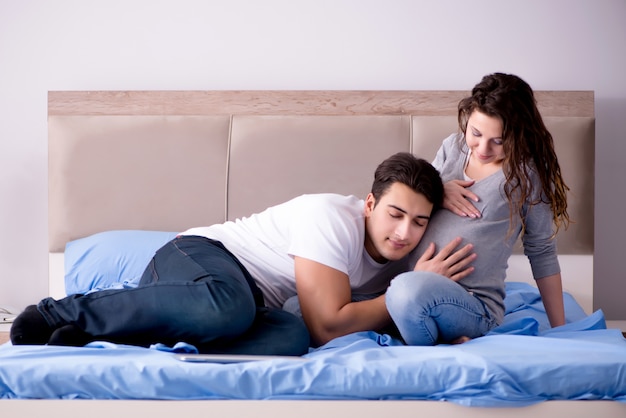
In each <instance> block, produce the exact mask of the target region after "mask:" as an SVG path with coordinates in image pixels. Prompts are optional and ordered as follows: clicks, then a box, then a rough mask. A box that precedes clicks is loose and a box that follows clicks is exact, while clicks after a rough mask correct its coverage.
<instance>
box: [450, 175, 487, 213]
mask: <svg viewBox="0 0 626 418" xmlns="http://www.w3.org/2000/svg"><path fill="white" fill-rule="evenodd" d="M473 184H474V180H451V181H449V182H447V183H445V184H444V185H443V190H444V195H443V207H444V208H445V209H448V210H449V211H451V212H452V213H455V214H457V215H459V216H469V217H470V218H480V211H479V210H478V209H476V207H475V206H474V205H472V203H471V202H470V200H471V201H474V202H478V200H479V199H478V196H476V194H474V193H472V192H471V191H470V190H469V189H468V187H470V186H471V185H473Z"/></svg>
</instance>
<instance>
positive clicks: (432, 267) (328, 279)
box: [295, 238, 476, 344]
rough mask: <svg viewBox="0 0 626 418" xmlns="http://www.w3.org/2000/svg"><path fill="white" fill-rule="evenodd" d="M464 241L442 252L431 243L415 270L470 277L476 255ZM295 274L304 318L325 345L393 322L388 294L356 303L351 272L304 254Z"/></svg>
mask: <svg viewBox="0 0 626 418" xmlns="http://www.w3.org/2000/svg"><path fill="white" fill-rule="evenodd" d="M460 244H461V238H456V239H454V240H452V241H451V242H450V243H449V244H448V245H446V246H445V247H443V248H442V249H441V250H440V251H439V252H438V253H435V246H434V244H431V246H430V247H429V248H428V250H427V251H426V252H425V253H424V255H423V256H422V257H420V259H419V260H418V262H417V264H416V266H415V270H416V271H418V270H422V271H431V272H434V273H438V274H441V275H443V276H446V277H448V278H450V279H452V280H455V281H458V280H460V279H462V278H463V277H466V276H467V275H468V274H470V273H471V272H472V271H473V270H474V269H473V267H471V266H469V264H470V263H471V262H472V261H473V260H474V259H475V258H476V254H474V253H472V249H473V246H472V245H471V244H467V245H465V246H463V247H462V248H460V249H457V247H458V246H459V245H460ZM295 274H296V290H297V292H298V299H299V302H300V309H301V310H302V317H303V318H304V322H305V323H306V325H307V327H308V329H309V332H310V333H311V338H312V339H313V341H314V342H315V343H317V344H325V343H326V342H328V341H330V340H331V339H333V338H336V337H339V336H342V335H346V334H349V333H352V332H357V331H367V330H374V331H378V330H381V329H383V328H384V327H386V326H388V325H389V324H391V317H390V316H389V313H388V312H387V307H386V305H385V295H381V296H378V297H376V298H374V299H370V300H365V301H361V302H352V291H351V289H350V280H349V278H348V275H347V274H345V273H342V272H340V271H339V270H336V269H334V268H332V267H328V266H326V265H324V264H320V263H318V262H315V261H311V260H309V259H306V258H302V257H295Z"/></svg>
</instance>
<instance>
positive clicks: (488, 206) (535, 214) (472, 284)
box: [412, 134, 560, 324]
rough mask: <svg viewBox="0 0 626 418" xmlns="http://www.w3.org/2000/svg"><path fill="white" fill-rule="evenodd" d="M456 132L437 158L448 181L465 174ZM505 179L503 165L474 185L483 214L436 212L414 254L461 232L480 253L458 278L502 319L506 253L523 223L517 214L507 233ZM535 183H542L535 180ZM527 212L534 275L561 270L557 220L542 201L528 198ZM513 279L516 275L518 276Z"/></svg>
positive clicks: (437, 165) (526, 245) (528, 249)
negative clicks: (531, 203)
mask: <svg viewBox="0 0 626 418" xmlns="http://www.w3.org/2000/svg"><path fill="white" fill-rule="evenodd" d="M457 135H458V134H453V135H451V136H449V137H448V138H446V139H445V140H444V141H443V144H442V146H441V148H440V149H439V151H438V152H437V156H436V157H435V160H434V161H433V165H434V166H435V168H437V170H439V172H440V173H441V177H442V179H443V181H444V183H445V182H448V181H450V180H454V179H457V180H462V179H464V174H463V169H464V166H465V160H466V156H467V154H466V152H467V148H466V147H465V149H464V150H463V151H462V150H461V149H460V148H459V146H458V140H457ZM532 180H533V181H534V184H536V185H538V184H539V180H538V179H537V178H533V179H532ZM503 185H504V174H503V172H502V170H499V171H497V172H496V173H494V174H492V175H491V176H489V177H486V178H484V179H482V180H480V181H477V182H476V183H474V185H473V186H471V187H470V190H471V191H472V192H474V193H475V194H476V195H477V196H478V197H479V198H480V200H479V201H478V202H473V204H474V206H475V207H476V208H477V209H478V210H479V211H480V213H481V217H480V218H469V217H461V216H458V215H455V214H454V213H452V212H450V211H448V210H446V209H441V210H439V211H437V212H436V213H434V214H433V217H432V219H431V220H430V223H429V226H428V228H427V230H426V233H425V235H424V237H423V239H422V241H421V243H420V245H419V246H418V247H417V250H416V252H415V253H414V254H415V258H414V260H413V263H415V262H416V261H417V258H419V256H420V255H421V254H422V253H423V252H424V250H425V249H426V247H427V246H428V244H429V243H430V242H434V243H435V244H436V246H437V250H439V249H441V248H442V247H443V246H444V245H445V244H447V243H449V242H450V241H451V240H452V239H453V238H455V237H457V236H460V237H462V238H463V240H464V244H465V243H472V244H473V245H474V251H475V252H476V254H477V256H478V257H477V258H476V260H475V261H474V263H473V266H474V267H475V270H474V272H473V273H472V274H470V275H469V276H467V277H466V278H464V279H462V280H461V281H459V284H460V285H461V286H463V287H464V288H465V289H467V291H468V292H472V293H473V294H474V295H475V296H477V297H478V298H480V299H481V300H482V301H483V303H484V304H485V305H486V307H487V309H489V311H490V312H491V313H492V314H493V316H494V318H495V319H496V321H497V322H498V324H500V323H501V322H502V319H503V317H504V297H505V290H504V279H505V276H506V269H507V267H508V259H509V257H510V255H511V253H512V251H513V248H514V245H516V241H517V238H518V237H519V235H520V233H521V225H522V224H521V219H520V217H519V215H517V214H514V218H513V221H514V227H513V229H512V232H511V233H509V204H508V201H507V200H506V197H505V195H504V191H503ZM537 189H540V187H539V186H537ZM539 192H540V190H539V191H536V193H539ZM524 216H525V223H526V230H525V233H524V235H523V237H522V242H523V245H524V254H525V255H526V256H527V257H528V259H529V261H530V265H531V268H532V272H533V276H534V278H535V279H539V278H542V277H546V276H550V275H552V274H557V273H559V272H560V267H559V262H558V258H557V247H556V239H552V238H551V236H552V233H553V223H552V212H551V211H550V207H549V205H547V204H545V203H540V204H537V205H534V206H532V208H529V205H528V202H527V204H526V205H524ZM412 265H414V264H412ZM512 279H513V280H515V277H513V278H512Z"/></svg>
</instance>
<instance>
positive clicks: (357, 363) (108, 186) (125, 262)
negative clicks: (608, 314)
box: [0, 91, 626, 417]
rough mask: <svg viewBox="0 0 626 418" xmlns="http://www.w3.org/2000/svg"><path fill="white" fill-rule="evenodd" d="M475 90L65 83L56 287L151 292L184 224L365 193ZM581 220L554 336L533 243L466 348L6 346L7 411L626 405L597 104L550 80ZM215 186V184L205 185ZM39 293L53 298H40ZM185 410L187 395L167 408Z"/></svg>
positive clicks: (545, 104)
mask: <svg viewBox="0 0 626 418" xmlns="http://www.w3.org/2000/svg"><path fill="white" fill-rule="evenodd" d="M466 94H467V92H465V91H92V92H87V91H79V92H76V91H51V92H49V95H48V133H49V150H48V151H49V208H48V210H49V251H50V254H49V257H50V258H49V259H50V295H51V296H53V297H62V296H64V295H65V294H70V293H80V292H86V291H98V290H100V289H103V288H110V287H124V286H133V285H135V284H136V278H137V275H138V274H139V273H138V271H139V272H140V271H141V270H142V267H143V265H144V264H145V263H146V260H147V259H149V257H150V256H151V253H152V252H153V251H154V249H156V248H158V246H160V245H161V244H162V243H163V242H165V241H166V240H167V239H169V238H170V237H171V236H173V235H174V234H175V233H176V232H178V231H182V230H185V229H187V228H189V227H192V226H199V225H206V224H211V223H215V222H223V221H224V220H230V219H235V218H237V217H240V216H245V215H247V214H250V213H253V212H256V211H259V210H261V209H263V208H265V207H267V206H270V205H272V204H275V203H278V202H281V201H284V200H286V199H288V198H290V197H293V196H296V195H299V194H302V193H315V192H337V193H344V194H355V195H358V196H365V195H366V194H367V192H368V191H369V186H370V185H371V177H372V173H373V171H374V168H375V167H376V165H377V164H378V163H379V162H380V161H382V160H383V159H384V158H386V157H387V156H389V155H391V154H392V153H394V152H397V151H410V152H413V153H415V154H417V155H420V156H422V157H424V158H426V159H432V157H433V156H434V154H435V151H436V150H437V148H438V147H439V145H440V143H441V141H442V139H443V138H445V137H446V136H447V135H448V134H450V133H452V132H454V131H455V130H456V105H457V103H458V101H459V100H460V98H462V97H463V96H464V95H466ZM537 100H538V104H539V107H540V110H541V112H542V114H543V115H544V118H545V120H546V123H547V125H548V128H549V129H550V130H551V132H552V133H553V136H554V139H555V146H556V148H557V154H558V155H559V158H560V160H561V164H562V171H563V176H564V178H565V181H566V182H567V184H568V185H569V186H570V188H571V191H570V196H569V198H570V208H571V209H570V214H571V215H572V218H573V219H574V220H575V221H576V222H575V223H574V224H573V225H572V226H571V227H570V228H569V229H567V230H565V231H561V232H559V236H558V239H559V254H560V259H561V264H562V270H563V276H564V290H565V293H564V298H565V302H566V317H567V322H568V323H567V324H566V325H564V326H562V327H559V328H556V329H550V328H549V326H548V323H547V319H546V315H545V312H544V310H543V306H542V304H541V301H540V300H539V296H538V292H537V289H536V288H535V287H534V286H533V284H532V278H531V276H530V270H529V268H528V267H527V266H526V264H527V263H526V262H525V260H524V257H523V255H521V252H520V251H517V252H516V254H515V255H514V256H513V258H512V259H511V262H510V265H509V270H508V273H507V276H508V277H507V298H506V316H505V322H504V323H503V324H502V325H501V326H500V327H498V328H496V329H495V330H493V331H492V332H491V333H490V334H489V335H487V336H485V337H482V338H479V339H475V340H472V341H470V342H467V343H465V344H461V345H439V346H435V347H407V346H403V345H402V344H400V343H399V341H397V340H395V339H394V338H393V337H391V336H389V335H386V334H378V333H375V332H362V333H356V334H351V335H348V336H345V337H341V338H338V339H335V340H333V341H331V342H330V343H328V344H326V345H324V346H322V347H320V348H317V349H311V351H310V353H309V354H307V355H305V356H304V361H300V360H294V359H273V360H265V361H251V362H239V363H231V364H219V363H191V362H184V361H181V360H180V356H181V355H182V354H193V353H195V347H193V346H190V345H188V344H186V343H185V342H180V343H179V344H177V345H175V346H165V345H162V344H156V345H154V346H152V347H150V348H140V347H132V346H124V345H115V344H111V343H107V342H93V343H90V344H88V345H87V346H86V347H51V346H12V345H11V344H10V343H5V344H3V345H1V346H0V398H1V399H2V400H0V410H1V411H2V413H3V415H6V416H14V417H17V416H33V415H35V414H41V413H42V412H43V413H47V414H50V413H52V414H53V415H54V414H56V413H58V414H64V413H71V414H75V415H76V414H78V413H80V414H84V413H88V414H90V415H92V416H96V417H98V416H110V415H111V414H112V413H113V414H115V413H123V414H126V415H130V414H133V415H135V414H137V413H141V414H142V415H150V416H155V417H160V416H170V415H172V414H177V415H195V414H198V415H199V414H201V413H202V414H205V413H206V412H207V411H210V413H211V414H215V415H226V414H230V415H232V414H235V415H236V416H255V417H258V416H272V417H287V416H296V415H297V416H303V417H309V416H311V417H313V416H315V417H318V416H320V415H324V414H335V415H339V414H342V415H343V414H356V415H359V416H362V417H370V416H378V415H380V414H383V413H384V414H385V415H391V416H396V417H404V416H416V415H421V414H436V416H450V417H452V416H457V415H458V414H462V415H463V416H465V417H478V416H481V417H484V416H501V415H502V414H503V413H506V414H507V416H510V417H516V416H530V415H533V416H535V417H543V416H545V417H547V416H555V415H566V416H571V417H583V416H585V417H586V416H590V415H597V416H626V340H625V339H624V337H623V335H622V334H621V332H620V330H618V329H607V327H606V321H605V319H604V315H603V313H602V311H601V310H595V311H594V310H593V307H592V304H591V300H592V299H591V295H592V293H591V292H592V280H593V269H592V266H593V248H594V246H593V222H592V221H590V220H592V219H593V210H594V208H593V199H592V198H590V196H593V189H594V185H593V171H594V167H593V164H594V158H593V155H594V139H595V129H594V123H595V119H594V110H593V109H594V101H593V92H589V91H539V92H537ZM198 191H202V192H201V193H198ZM33 302H34V301H33ZM165 401H167V402H165Z"/></svg>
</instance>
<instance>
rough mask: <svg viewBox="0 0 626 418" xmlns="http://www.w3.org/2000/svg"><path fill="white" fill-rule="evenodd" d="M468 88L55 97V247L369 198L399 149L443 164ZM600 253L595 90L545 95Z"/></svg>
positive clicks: (588, 242) (580, 215)
mask: <svg viewBox="0 0 626 418" xmlns="http://www.w3.org/2000/svg"><path fill="white" fill-rule="evenodd" d="M466 94H467V92H464V91H186V92H178V91H164V92H158V91H157V92H154V91H152V92H151V91H126V92H62V91H53V92H49V96H48V104H49V109H48V132H49V138H48V139H49V250H50V252H62V251H63V249H64V246H65V244H66V243H67V242H68V241H70V240H73V239H77V238H81V237H84V236H87V235H91V234H93V233H96V232H101V231H105V230H113V229H148V230H163V231H181V230H184V229H187V228H189V227H192V226H199V225H207V224H211V223H216V222H223V221H224V220H227V219H234V218H236V217H240V216H245V215H249V214H250V213H252V212H255V211H259V210H262V209H263V208H265V207H267V206H270V205H272V204H276V203H279V202H281V201H284V200H286V199H288V198H290V197H293V196H296V195H298V194H302V193H315V192H338V193H345V194H355V195H358V196H362V197H365V195H366V194H367V193H368V192H369V187H370V186H371V183H372V180H373V172H374V169H375V168H376V166H377V165H378V163H380V162H381V161H382V160H383V159H385V158H386V157H388V156H389V155H391V154H393V153H395V152H397V151H411V152H413V153H415V154H417V155H419V156H421V157H423V158H426V159H427V160H432V158H433V157H434V154H435V152H436V150H437V148H438V147H439V145H440V144H441V141H442V140H443V138H445V137H446V136H448V135H449V134H450V133H453V132H455V131H456V130H457V126H456V106H457V104H458V101H459V100H460V99H461V98H462V97H464V96H465V95H466ZM537 100H538V104H539V107H540V110H541V112H542V114H543V116H544V118H545V119H546V123H547V125H548V128H549V129H550V130H551V132H552V134H553V136H554V138H555V143H556V147H557V153H558V155H559V158H560V161H561V164H562V170H563V175H564V177H565V180H566V182H567V184H568V185H569V186H570V188H571V192H570V210H571V215H572V217H573V218H574V220H575V221H576V223H575V224H573V225H572V226H571V227H570V228H569V229H568V230H567V231H563V232H561V233H560V234H559V252H560V253H563V254H591V253H593V190H594V187H593V181H594V180H593V172H594V166H593V163H594V158H593V154H594V139H595V137H594V132H595V130H594V112H593V92H537Z"/></svg>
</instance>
